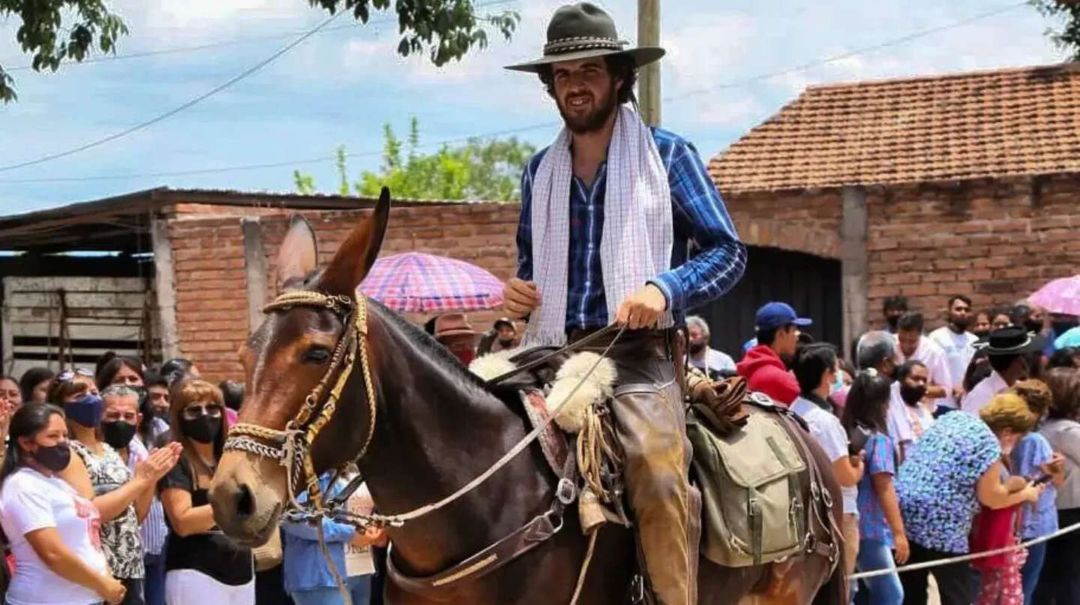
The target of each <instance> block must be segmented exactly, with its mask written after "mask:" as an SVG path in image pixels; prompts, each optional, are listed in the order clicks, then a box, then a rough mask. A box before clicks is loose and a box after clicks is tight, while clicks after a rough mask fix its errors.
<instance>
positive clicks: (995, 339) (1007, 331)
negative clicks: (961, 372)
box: [975, 326, 1046, 355]
mask: <svg viewBox="0 0 1080 605" xmlns="http://www.w3.org/2000/svg"><path fill="white" fill-rule="evenodd" d="M1045 345H1046V341H1045V339H1042V338H1041V337H1039V336H1038V335H1034V334H1030V333H1028V331H1027V330H1025V329H1023V328H1021V327H1019V326H1009V327H1007V328H1000V329H997V330H994V331H993V332H991V333H990V334H989V335H988V336H986V337H984V338H982V339H980V340H979V342H976V343H975V347H976V348H980V349H983V350H985V351H986V354H987V355H1023V354H1026V353H1034V352H1036V351H1041V350H1043V348H1044V346H1045Z"/></svg>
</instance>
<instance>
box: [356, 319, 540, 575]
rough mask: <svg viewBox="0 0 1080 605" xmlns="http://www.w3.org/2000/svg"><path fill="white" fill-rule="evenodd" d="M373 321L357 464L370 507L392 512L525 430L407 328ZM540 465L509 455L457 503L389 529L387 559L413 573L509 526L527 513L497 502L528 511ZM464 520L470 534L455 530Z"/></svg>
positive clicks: (478, 469)
mask: <svg viewBox="0 0 1080 605" xmlns="http://www.w3.org/2000/svg"><path fill="white" fill-rule="evenodd" d="M380 323H381V325H380V326H379V327H378V328H373V329H375V330H378V331H379V332H380V333H379V334H378V335H377V336H378V341H379V342H380V343H381V344H380V345H379V346H380V351H379V352H378V353H377V354H376V355H373V357H376V356H377V358H378V361H377V366H378V367H377V368H373V371H377V374H378V376H379V378H378V380H377V382H378V386H377V387H376V390H377V391H378V395H379V401H378V417H377V421H376V424H375V435H374V437H373V440H372V443H371V446H370V448H369V450H368V453H367V455H366V456H365V457H364V459H363V460H362V461H361V463H360V466H361V471H362V473H363V475H364V476H365V477H366V478H367V482H368V487H369V489H370V490H371V493H372V495H373V496H374V499H375V502H376V505H377V507H379V510H380V512H381V513H384V514H395V513H402V512H406V511H409V510H413V509H415V508H418V507H420V506H424V505H426V504H430V503H432V502H436V501H438V500H440V499H442V498H444V497H446V496H447V495H449V494H451V493H453V492H454V491H456V490H457V489H458V488H460V487H461V486H463V485H465V484H467V483H468V482H469V481H471V480H473V479H474V478H476V477H477V476H479V475H480V474H481V473H483V472H484V471H485V470H486V469H487V468H489V467H490V466H491V465H492V464H493V463H494V462H495V461H497V460H498V459H499V458H500V457H501V456H502V455H503V454H505V453H506V452H507V451H509V450H510V449H511V448H512V447H513V446H514V444H516V443H517V442H518V441H519V440H520V439H522V438H523V437H524V436H525V435H526V433H527V429H526V425H525V422H524V420H523V419H522V417H521V416H519V415H518V413H516V412H515V411H513V410H511V409H510V407H509V406H507V405H506V403H504V402H503V401H502V400H500V399H498V398H497V397H495V396H494V395H492V394H491V393H489V392H488V391H487V390H486V389H484V388H483V387H481V386H479V385H478V384H477V383H476V382H475V381H473V380H471V379H470V378H469V377H467V376H463V375H462V372H461V370H460V367H454V365H453V363H452V362H451V361H450V359H449V357H448V356H445V355H440V354H439V353H438V352H436V351H430V350H427V349H426V348H425V346H424V345H422V344H419V345H418V344H417V343H416V342H415V341H414V337H415V335H408V334H406V333H403V332H402V331H400V329H395V328H396V326H394V325H393V323H392V322H391V323H389V324H387V323H385V322H380ZM384 331H385V333H383V332H384ZM541 460H542V458H541ZM543 472H544V471H543V469H542V468H541V467H540V466H538V465H537V456H536V455H532V454H530V453H528V452H526V453H523V454H521V455H519V456H518V457H517V458H515V459H514V460H513V461H511V463H510V464H508V465H507V467H506V468H504V469H502V470H501V471H499V472H498V473H497V474H496V475H494V476H493V477H492V478H491V479H489V480H488V481H486V482H485V483H484V484H483V485H482V486H480V487H478V488H477V489H476V490H475V491H473V492H471V493H469V494H468V495H467V496H465V497H463V498H462V499H461V500H460V501H458V502H456V503H454V504H452V505H450V506H448V507H447V508H446V509H444V510H442V511H439V512H436V513H432V514H431V515H429V516H427V517H423V518H421V519H417V520H416V521H412V522H410V523H409V524H407V525H406V526H405V527H403V528H400V529H397V530H394V531H392V534H391V535H392V538H393V542H394V549H395V553H396V554H395V560H396V561H399V562H403V563H404V564H405V565H407V566H408V567H411V568H412V570H413V571H415V572H417V573H432V572H434V571H439V570H441V569H442V568H445V567H446V566H447V565H449V564H450V563H453V562H456V561H458V560H460V559H461V558H464V557H465V556H468V555H470V554H472V552H475V551H476V550H479V549H480V548H482V547H484V546H486V545H487V544H489V543H490V542H491V541H493V540H494V539H497V537H501V536H497V534H498V533H499V532H509V531H513V529H516V528H517V526H518V525H520V524H523V523H524V522H525V521H527V520H528V519H527V518H520V519H518V518H512V517H514V515H507V514H506V513H507V511H506V506H507V501H508V500H515V501H516V502H515V503H516V504H520V505H522V506H524V507H525V508H527V509H528V514H529V515H531V514H538V513H534V512H532V509H533V508H535V507H534V506H532V505H531V501H533V500H535V502H536V504H537V505H539V503H540V502H541V501H543V499H544V497H545V494H546V493H547V491H548V490H549V486H548V485H547V482H546V477H545V475H544V474H543ZM538 512H542V511H538ZM515 524H517V525H515ZM510 526H513V527H510ZM507 527H510V528H509V529H507ZM464 528H470V532H471V535H469V536H468V537H466V536H464V535H463V533H468V532H463V529H464Z"/></svg>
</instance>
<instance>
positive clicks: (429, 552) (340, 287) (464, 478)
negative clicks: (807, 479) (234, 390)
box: [210, 190, 846, 605]
mask: <svg viewBox="0 0 1080 605" xmlns="http://www.w3.org/2000/svg"><path fill="white" fill-rule="evenodd" d="M389 207H390V199H389V194H388V193H387V192H386V191H385V190H384V194H383V197H382V198H381V199H380V201H379V204H378V205H377V206H376V208H375V209H374V211H373V212H372V213H371V215H370V216H369V217H368V218H367V219H366V220H364V221H363V222H362V223H361V224H360V225H358V226H357V227H356V229H355V230H354V231H353V232H352V233H351V234H350V235H349V237H348V239H346V241H345V242H344V243H342V245H341V247H340V249H339V250H338V251H337V254H336V255H335V256H334V258H333V260H332V261H331V262H330V264H329V265H328V266H327V267H326V269H325V270H323V271H322V272H321V273H316V264H317V263H316V259H317V258H318V254H317V249H316V244H315V237H314V233H313V232H312V230H311V228H310V226H309V225H308V224H307V223H306V222H305V221H303V220H294V221H293V224H292V226H291V227H290V229H289V232H288V234H287V235H286V237H285V240H284V242H283V243H282V246H281V250H280V252H279V256H278V264H277V268H278V276H279V283H280V284H283V285H284V286H285V288H291V289H305V290H311V291H317V292H321V293H324V294H327V295H331V296H344V297H352V296H354V293H355V292H356V288H357V286H358V285H359V284H360V282H361V280H363V278H364V276H365V275H366V273H367V271H368V270H369V269H370V267H371V264H372V263H373V262H374V260H375V257H376V256H377V254H378V251H379V248H380V246H381V243H382V239H383V234H384V233H385V230H386V224H387V221H388V218H389ZM366 307H367V319H366V324H367V326H366V335H364V336H363V338H365V339H366V345H367V350H368V362H369V364H370V367H369V368H368V369H369V370H370V374H371V377H372V392H373V395H374V398H375V401H374V409H375V411H376V414H375V418H376V420H375V422H374V426H372V415H371V412H370V410H371V409H372V408H371V407H369V406H370V405H371V404H372V402H371V401H368V400H367V399H368V397H367V395H365V393H366V392H367V388H366V386H365V384H364V378H363V376H362V375H363V372H360V371H354V372H352V374H351V375H350V376H349V378H348V380H347V382H345V384H344V389H343V390H342V394H341V399H340V401H339V402H338V404H337V408H336V410H335V412H334V413H333V416H332V417H331V418H330V421H329V422H328V423H327V424H326V425H325V428H324V429H323V430H322V431H321V432H320V433H319V434H318V437H317V438H316V439H315V441H314V443H313V445H312V447H311V457H312V462H313V464H314V469H315V471H316V472H322V471H323V470H325V469H331V468H335V467H338V466H340V465H341V464H343V463H346V462H348V461H350V460H353V459H354V458H355V457H356V456H358V455H359V454H360V452H361V450H362V449H364V446H365V444H367V442H368V440H369V439H370V444H369V445H368V447H367V448H366V452H365V454H364V456H363V457H362V459H360V460H359V461H358V463H359V466H360V470H361V472H362V474H363V476H364V477H365V480H366V481H367V484H368V487H369V488H370V490H371V493H372V494H373V496H374V498H375V501H376V502H377V503H378V507H379V509H380V512H382V513H385V514H390V513H399V512H404V511H407V510H413V509H415V508H418V507H421V506H424V505H426V504H429V503H432V502H435V501H437V500H439V499H441V498H443V497H445V496H446V495H447V494H450V493H452V492H454V491H455V490H457V489H459V488H460V487H461V486H463V485H465V484H467V483H468V482H469V481H471V480H473V479H474V478H476V477H477V476H478V475H479V474H480V473H482V472H484V471H485V470H486V469H488V468H489V467H490V466H491V465H492V464H493V463H494V462H495V461H496V460H498V459H499V458H500V457H501V456H502V455H503V454H504V453H506V452H507V451H509V450H510V449H511V448H513V446H514V445H515V444H517V443H518V442H519V441H520V440H521V439H522V438H523V437H525V435H526V434H527V433H528V431H529V425H528V420H527V418H526V416H525V413H524V411H523V410H522V409H521V406H520V404H517V405H515V404H513V403H508V402H507V401H504V400H503V399H500V398H499V397H496V396H495V395H494V394H492V393H491V392H490V391H489V390H487V389H485V388H484V386H483V384H482V383H481V382H480V381H479V380H478V379H476V378H475V377H473V376H472V375H471V374H469V373H468V372H467V371H466V370H465V369H464V368H463V367H461V365H460V364H459V363H458V362H457V360H456V359H455V358H453V357H452V356H451V355H450V354H449V353H448V352H447V351H446V350H445V349H443V348H442V347H440V346H439V345H438V344H437V343H436V342H435V341H434V340H432V339H431V338H430V337H428V336H427V335H426V334H425V333H424V332H423V331H421V330H419V329H418V328H416V327H414V326H412V325H411V324H409V323H408V322H407V321H405V320H404V319H402V318H401V317H399V316H397V315H396V314H394V313H393V312H391V311H389V310H388V309H386V308H385V307H383V306H381V305H379V304H377V303H374V302H371V301H367V304H366ZM346 328H347V327H346V326H344V325H342V321H341V319H340V317H339V316H338V315H336V314H335V313H334V312H332V310H331V309H329V308H327V309H318V308H314V307H310V306H296V307H292V308H288V309H284V310H278V311H275V312H273V313H270V314H268V316H267V318H266V320H265V321H264V322H263V323H262V325H260V326H259V327H258V329H256V330H255V331H254V332H253V333H252V335H251V336H250V338H249V339H248V341H247V342H246V343H245V345H244V347H243V348H242V349H241V352H240V356H241V359H242V362H243V364H244V368H245V371H246V374H247V376H246V386H247V388H246V391H245V392H246V395H245V401H244V404H243V406H242V407H241V409H240V414H239V422H240V423H246V424H248V425H259V426H261V427H266V428H269V429H273V430H279V431H280V430H282V429H284V428H285V426H286V423H287V422H288V421H290V420H291V419H293V418H294V417H296V415H297V413H298V412H299V411H300V409H301V406H302V405H303V404H304V399H305V397H306V396H307V395H308V394H309V393H310V392H311V391H312V390H313V389H314V388H315V387H316V385H318V384H319V383H320V381H322V380H323V379H324V375H325V374H326V373H327V372H328V368H329V367H330V364H331V361H330V358H331V356H332V353H333V351H334V350H335V348H336V345H337V343H338V342H339V340H340V339H342V338H343V335H344V334H345V330H346ZM814 456H815V458H816V464H818V466H819V468H821V469H822V473H823V475H824V476H825V477H826V479H827V483H828V485H827V488H828V490H829V491H830V492H831V493H832V495H833V500H834V501H835V502H837V503H839V502H840V494H839V487H838V485H837V484H836V482H835V480H833V479H832V473H831V465H829V463H828V461H827V460H825V459H824V457H823V455H822V454H821V452H820V450H819V449H817V448H814ZM286 482H287V480H286V473H285V469H284V467H283V466H281V465H280V464H279V463H278V462H277V461H276V460H272V459H270V458H266V457H261V456H259V455H256V454H252V453H248V452H243V451H229V452H226V453H225V455H224V456H223V457H222V459H221V462H220V464H219V465H218V469H217V472H216V474H215V476H214V482H213V485H212V488H211V493H210V499H211V502H212V504H213V510H214V518H215V520H216V522H217V524H218V525H219V526H220V527H221V529H222V530H224V531H225V533H226V534H228V535H229V536H230V537H232V538H233V539H235V540H237V541H239V542H241V543H244V544H251V545H253V544H259V543H262V542H264V541H265V540H266V539H267V538H268V537H269V536H270V534H271V532H273V531H275V530H276V528H277V522H278V520H279V517H280V514H281V512H282V510H283V509H284V507H285V503H286V502H288V495H287V487H286ZM556 484H557V478H556V476H555V475H554V473H553V472H552V471H551V470H550V467H549V465H548V464H547V462H546V461H545V459H544V456H543V454H542V452H541V449H540V447H539V446H538V445H536V444H533V445H532V446H530V447H529V448H528V449H527V450H526V451H525V452H523V453H522V454H520V455H518V456H516V457H515V458H513V459H512V460H511V461H510V462H509V463H508V464H507V465H506V466H505V467H504V468H502V469H501V470H500V471H498V472H497V473H496V474H494V475H493V476H492V477H491V478H490V479H488V480H487V481H485V482H484V483H482V484H481V485H479V486H478V487H477V488H476V489H474V490H473V491H471V492H469V493H468V494H466V495H464V496H463V497H462V498H461V499H459V500H457V501H455V502H454V503H453V504H451V505H449V506H447V507H446V508H443V509H441V510H439V511H437V512H433V513H431V514H429V515H426V516H423V517H421V518H418V519H415V520H413V521H410V522H409V523H407V524H405V525H404V526H402V527H396V528H391V529H390V537H391V540H392V544H393V549H392V554H391V556H392V560H393V564H394V566H395V567H396V569H398V570H399V571H400V572H402V573H404V574H406V575H409V576H417V577H422V576H430V575H433V574H437V573H439V572H441V571H444V570H446V569H448V568H451V567H453V566H454V565H456V564H457V563H459V562H460V561H463V560H465V559H467V558H469V557H470V556H472V555H474V554H475V553H477V552H479V551H481V550H483V549H484V548H485V547H487V546H489V545H490V544H492V543H494V542H496V541H498V540H501V539H502V538H504V537H506V536H507V535H510V534H511V533H513V532H515V531H517V530H518V529H519V528H521V527H522V525H524V524H525V523H526V522H527V521H529V520H530V519H532V518H534V517H535V516H537V515H539V514H541V513H543V512H544V511H545V510H547V509H548V507H549V506H550V505H551V503H552V501H553V500H554V498H555V490H556ZM806 501H807V502H809V501H810V498H809V497H807V498H806ZM838 508H839V506H837V509H838ZM835 514H836V517H837V518H836V523H837V524H838V525H839V523H840V521H839V514H840V513H839V510H837V511H836V513H835ZM821 537H822V538H823V539H824V538H827V536H824V535H823V536H821ZM587 546H588V541H587V539H586V538H585V537H584V536H583V535H582V534H581V532H580V531H579V530H578V520H577V514H576V509H575V508H574V507H570V509H569V510H568V511H567V514H566V518H565V526H564V527H563V528H562V529H561V530H560V531H558V532H557V533H556V534H555V535H554V536H553V537H552V538H551V539H550V540H548V541H546V542H544V543H542V544H541V545H539V546H538V547H536V548H535V549H533V550H531V551H529V552H528V553H527V554H525V555H523V556H521V557H520V558H517V559H515V560H513V561H511V562H509V563H507V564H505V565H504V566H502V567H500V568H498V569H497V570H496V571H493V572H491V573H489V574H487V575H484V576H482V577H479V578H476V579H471V580H467V581H462V582H459V583H456V584H454V585H452V586H447V587H446V589H445V590H444V591H440V592H439V593H438V594H437V596H436V597H434V598H432V597H430V596H421V595H418V594H415V593H411V592H407V591H405V590H404V589H403V588H402V587H401V586H400V585H398V584H397V583H395V582H394V581H393V578H391V579H390V581H389V582H388V586H387V588H386V599H387V602H388V603H390V604H392V605H436V604H447V603H454V604H463V605H511V604H516V605H551V604H563V603H568V602H569V601H570V599H571V596H572V594H573V592H574V587H575V584H576V582H577V579H578V574H579V571H580V569H581V567H582V563H583V561H584V559H585V555H586V550H587ZM635 568H636V562H635V557H634V541H633V535H632V534H631V532H630V531H629V530H625V529H621V528H616V527H606V528H604V529H602V530H601V532H600V535H599V539H598V541H597V544H596V548H595V555H594V557H593V559H592V563H591V565H590V567H589V571H588V574H587V576H586V580H585V583H584V587H583V590H582V592H581V596H580V598H579V601H578V602H579V603H581V604H582V605H600V604H605V605H607V604H612V605H615V604H623V603H629V602H631V598H632V595H630V586H631V583H632V578H633V575H634V573H635ZM836 569H837V570H842V569H843V566H842V564H841V565H839V566H837V567H836ZM826 584H828V588H827V589H826V590H824V591H822V595H821V597H819V599H818V600H819V602H822V603H837V604H838V603H841V602H842V601H843V600H844V595H845V594H846V589H845V586H844V584H845V583H844V582H843V581H842V571H834V566H833V564H832V563H831V562H830V561H829V560H828V559H827V558H825V557H822V556H818V555H800V556H795V557H792V558H790V559H788V560H787V561H785V562H783V563H778V564H767V565H762V566H758V567H749V568H739V569H731V568H723V567H719V566H717V565H714V564H712V563H710V562H709V561H707V560H704V559H702V561H701V566H700V572H699V587H700V588H699V603H701V604H702V605H721V604H728V603H731V604H734V603H740V602H742V603H762V604H765V603H770V604H771V603H776V604H781V603H782V604H784V605H791V604H798V603H809V602H810V601H811V600H812V599H814V595H815V594H817V593H818V592H819V589H821V588H822V586H824V585H826ZM752 593H753V594H752Z"/></svg>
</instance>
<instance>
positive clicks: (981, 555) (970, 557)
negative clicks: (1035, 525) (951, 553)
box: [848, 523, 1080, 580]
mask: <svg viewBox="0 0 1080 605" xmlns="http://www.w3.org/2000/svg"><path fill="white" fill-rule="evenodd" d="M1078 529H1080V523H1074V524H1072V525H1070V526H1068V527H1063V528H1061V529H1059V530H1057V531H1056V532H1054V533H1052V534H1049V535H1046V536H1042V537H1040V538H1034V539H1031V540H1028V541H1027V542H1022V543H1020V544H1015V545H1013V546H1006V547H1004V548H997V549H994V550H985V551H982V552H977V553H971V554H967V555H960V556H957V557H949V558H948V559H938V560H936V561H927V562H925V563H912V564H911V565H904V566H903V567H895V568H892V569H875V570H874V571H864V572H860V573H855V574H851V575H850V576H848V580H862V579H864V578H876V577H877V576H887V575H889V574H892V573H904V572H907V571H916V570H919V569H929V568H931V567H941V566H944V565H952V564H953V563H966V562H967V561H974V560H976V559H985V558H986V557H993V556H995V555H1002V554H1005V553H1007V552H1012V551H1016V550H1020V549H1022V548H1027V547H1028V546H1032V545H1034V544H1041V543H1043V542H1049V541H1050V540H1053V539H1054V538H1059V537H1061V536H1064V535H1065V534H1068V533H1072V532H1074V531H1076V530H1078Z"/></svg>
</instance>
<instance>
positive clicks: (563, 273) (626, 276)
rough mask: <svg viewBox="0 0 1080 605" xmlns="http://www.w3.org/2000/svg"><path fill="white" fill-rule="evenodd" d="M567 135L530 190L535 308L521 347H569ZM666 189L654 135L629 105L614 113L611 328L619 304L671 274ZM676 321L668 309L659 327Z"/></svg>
mask: <svg viewBox="0 0 1080 605" xmlns="http://www.w3.org/2000/svg"><path fill="white" fill-rule="evenodd" d="M570 140H571V137H570V133H569V132H568V131H567V130H566V129H565V128H563V130H562V131H561V132H560V133H559V136H558V137H557V138H556V139H555V142H554V143H552V144H551V147H549V148H548V150H547V153H545V154H544V158H543V159H542V160H541V161H540V166H539V167H538V168H537V171H536V176H535V179H534V181H533V189H532V211H531V216H530V220H531V221H532V253H533V279H534V280H535V281H536V285H537V289H538V290H539V291H540V300H541V304H540V307H539V308H538V309H537V310H536V311H534V312H533V317H532V320H531V321H530V322H529V327H528V329H527V330H526V332H525V335H524V337H523V343H522V346H528V347H532V346H558V345H562V344H563V343H565V342H566V304H567V288H568V276H567V275H568V274H567V264H568V262H569V260H568V259H569V255H570V254H569V252H570V223H569V221H570V184H571V180H572V178H573V170H574V162H573V158H572V157H571V155H570ZM674 239H675V235H674V227H673V217H672V210H671V188H670V186H669V185H668V177H667V170H665V168H664V163H663V161H662V160H661V159H660V152H659V151H658V150H657V148H656V141H654V140H653V136H652V132H651V131H650V130H649V128H648V127H647V126H646V125H645V123H644V122H642V120H641V116H639V115H638V113H637V112H636V111H634V110H633V109H631V108H630V107H629V106H627V105H622V106H620V107H619V109H618V115H617V116H616V118H615V129H614V132H613V133H612V136H611V143H610V146H609V147H608V157H607V189H606V191H605V193H604V228H603V233H602V234H601V237H600V264H601V267H602V270H603V279H604V293H605V296H606V298H607V311H608V321H614V320H615V316H616V313H617V311H618V309H619V305H621V304H622V302H623V301H624V300H626V298H628V297H629V296H630V295H631V294H633V293H634V292H636V291H638V290H639V289H641V288H642V287H644V286H645V283H646V282H647V281H648V280H650V279H653V278H655V277H656V276H657V275H660V274H661V273H663V272H664V271H667V270H668V269H670V268H671V250H672V246H673V245H674ZM673 323H674V321H673V319H672V315H671V312H670V310H669V311H668V312H667V313H665V314H664V316H663V317H662V318H661V321H660V327H662V328H664V327H670V326H671V325H673Z"/></svg>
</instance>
